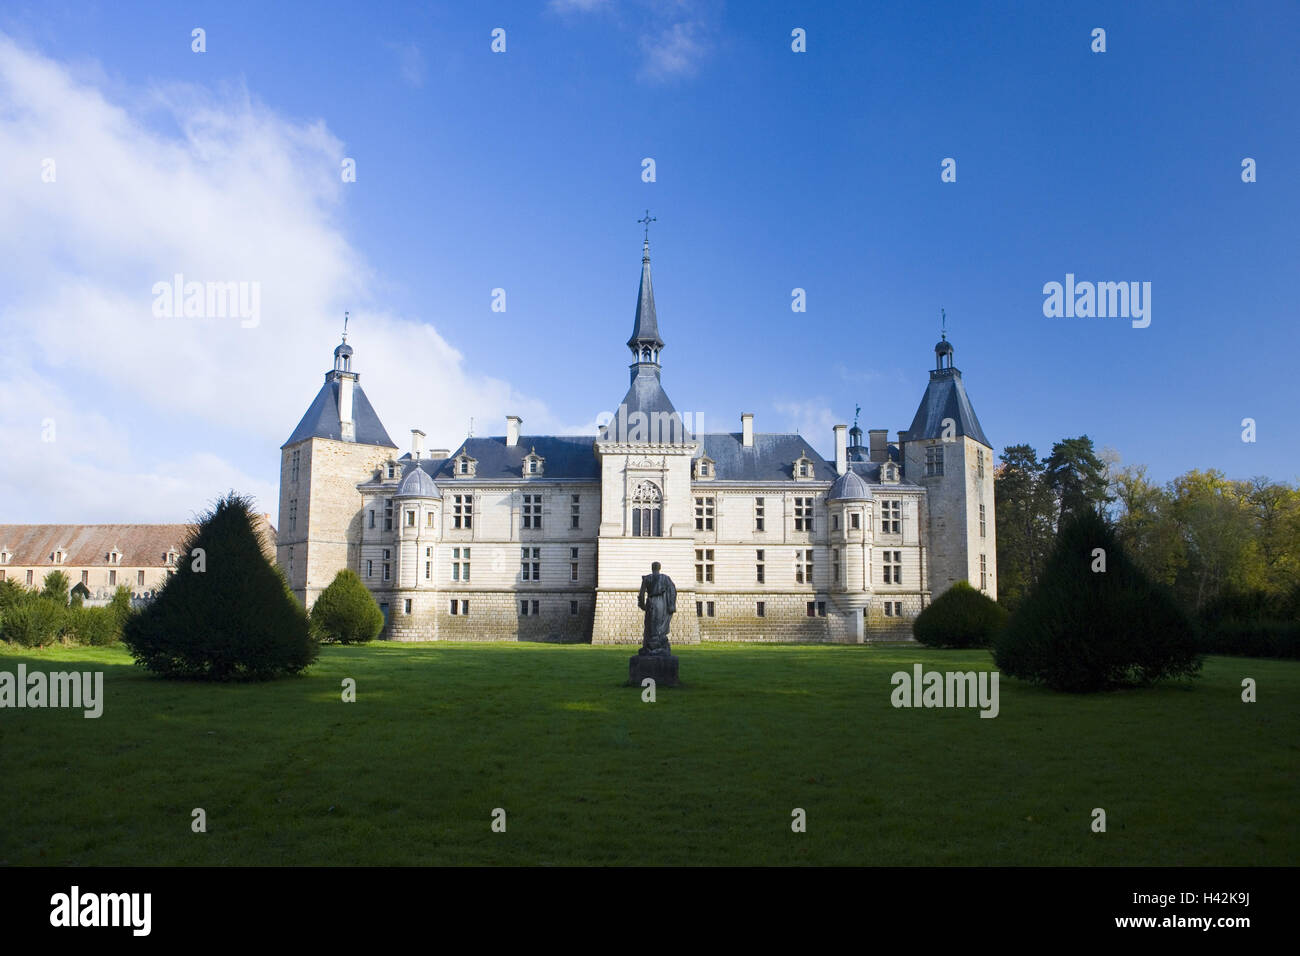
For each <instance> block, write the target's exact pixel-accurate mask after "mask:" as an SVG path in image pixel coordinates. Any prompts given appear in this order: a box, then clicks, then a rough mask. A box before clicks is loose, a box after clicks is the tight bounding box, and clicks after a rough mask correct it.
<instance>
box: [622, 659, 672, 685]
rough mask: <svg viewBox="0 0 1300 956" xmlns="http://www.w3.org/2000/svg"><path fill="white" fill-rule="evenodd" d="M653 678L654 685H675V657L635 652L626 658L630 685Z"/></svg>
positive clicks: (639, 683)
mask: <svg viewBox="0 0 1300 956" xmlns="http://www.w3.org/2000/svg"><path fill="white" fill-rule="evenodd" d="M647 677H650V678H653V679H654V682H655V687H676V686H677V684H678V683H679V682H678V680H677V657H676V655H670V656H668V657H657V656H655V655H653V654H637V655H635V656H633V657H630V658H628V662H627V682H628V685H629V686H631V687H640V686H641V681H643V680H645V679H646V678H647Z"/></svg>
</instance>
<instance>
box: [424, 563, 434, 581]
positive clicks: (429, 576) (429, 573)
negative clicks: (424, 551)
mask: <svg viewBox="0 0 1300 956" xmlns="http://www.w3.org/2000/svg"><path fill="white" fill-rule="evenodd" d="M424 580H426V581H432V580H433V562H432V561H425V562H424Z"/></svg>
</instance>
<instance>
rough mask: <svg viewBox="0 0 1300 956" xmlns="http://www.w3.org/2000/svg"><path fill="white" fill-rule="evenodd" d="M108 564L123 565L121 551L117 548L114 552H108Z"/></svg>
mask: <svg viewBox="0 0 1300 956" xmlns="http://www.w3.org/2000/svg"><path fill="white" fill-rule="evenodd" d="M108 563H109V564H121V563H122V552H121V551H119V550H118V549H117V548H114V549H113V550H112V551H110V552H108Z"/></svg>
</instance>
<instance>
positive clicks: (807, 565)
mask: <svg viewBox="0 0 1300 956" xmlns="http://www.w3.org/2000/svg"><path fill="white" fill-rule="evenodd" d="M812 579H813V553H812V549H811V548H805V549H802V550H799V551H795V553H794V580H795V583H796V584H812Z"/></svg>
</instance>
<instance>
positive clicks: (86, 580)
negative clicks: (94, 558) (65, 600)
mask: <svg viewBox="0 0 1300 956" xmlns="http://www.w3.org/2000/svg"><path fill="white" fill-rule="evenodd" d="M81 583H82V584H84V585H86V586H89V585H90V572H89V571H82V572H81Z"/></svg>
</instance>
